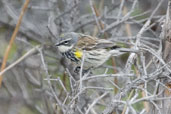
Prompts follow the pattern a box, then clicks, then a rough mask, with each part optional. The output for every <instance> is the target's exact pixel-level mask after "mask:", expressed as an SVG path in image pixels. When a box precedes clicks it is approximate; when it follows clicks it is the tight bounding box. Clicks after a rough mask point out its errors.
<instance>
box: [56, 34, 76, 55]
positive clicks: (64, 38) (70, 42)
mask: <svg viewBox="0 0 171 114" xmlns="http://www.w3.org/2000/svg"><path fill="white" fill-rule="evenodd" d="M78 38H79V34H78V33H75V32H68V33H64V34H61V35H60V37H59V42H58V43H56V44H55V45H56V46H57V47H58V49H59V51H60V52H61V53H65V52H67V51H69V50H71V49H72V48H73V47H74V45H75V44H76V43H77V41H78Z"/></svg>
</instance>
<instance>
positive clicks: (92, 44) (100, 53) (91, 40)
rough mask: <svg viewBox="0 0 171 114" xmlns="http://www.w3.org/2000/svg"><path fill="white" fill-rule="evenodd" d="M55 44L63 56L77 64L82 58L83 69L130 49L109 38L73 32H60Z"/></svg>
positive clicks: (96, 65) (95, 66) (99, 64)
mask: <svg viewBox="0 0 171 114" xmlns="http://www.w3.org/2000/svg"><path fill="white" fill-rule="evenodd" d="M56 46H57V47H58V50H59V52H61V53H62V55H63V56H65V57H66V58H68V59H70V60H71V61H72V62H74V63H76V64H77V65H78V66H80V65H81V63H82V60H84V65H83V67H84V69H91V68H97V67H99V66H101V65H103V64H104V63H105V62H106V61H107V60H108V59H109V58H110V57H111V56H118V55H121V54H123V53H124V52H129V51H131V50H129V49H127V48H121V47H119V46H118V45H116V43H115V42H112V41H110V40H107V39H100V38H97V37H92V36H89V35H85V34H81V33H75V32H68V33H64V34H62V35H61V36H60V37H59V42H58V43H56Z"/></svg>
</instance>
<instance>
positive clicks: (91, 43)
mask: <svg viewBox="0 0 171 114" xmlns="http://www.w3.org/2000/svg"><path fill="white" fill-rule="evenodd" d="M75 47H76V48H78V49H83V50H91V49H100V48H103V49H105V48H118V47H119V46H117V45H116V44H115V43H114V42H112V41H109V40H106V39H99V38H96V37H92V36H89V35H84V34H80V38H79V40H78V42H77V44H76V46H75Z"/></svg>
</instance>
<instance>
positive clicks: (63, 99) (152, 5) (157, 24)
mask: <svg viewBox="0 0 171 114" xmlns="http://www.w3.org/2000/svg"><path fill="white" fill-rule="evenodd" d="M25 1H26V0H1V1H0V14H1V15H0V65H1V64H2V61H3V57H4V53H5V50H6V48H7V46H8V44H9V41H10V38H11V36H12V33H13V31H14V28H15V26H16V24H17V21H18V18H19V15H20V12H21V10H22V7H23V4H24V3H25ZM167 4H168V1H167V0H30V3H29V6H28V8H27V11H26V12H25V14H24V17H23V19H22V23H21V26H20V29H19V32H18V34H17V36H16V39H15V41H14V43H13V45H12V48H11V50H10V54H9V57H8V61H7V66H9V65H11V64H13V63H14V62H15V61H16V60H18V59H19V58H20V57H22V56H23V55H24V54H25V53H27V52H29V51H30V50H31V49H35V51H34V53H31V54H29V55H28V56H27V57H25V58H24V60H22V61H21V62H20V63H17V64H16V65H15V66H14V67H12V68H10V69H9V70H8V71H7V72H5V73H4V74H3V81H2V86H1V88H0V114H101V113H102V112H103V113H106V114H109V112H111V114H121V113H122V114H124V113H123V112H124V111H123V110H124V107H125V104H124V103H122V102H119V101H118V102H117V103H118V104H117V106H115V105H116V104H115V103H114V104H115V105H113V104H112V102H114V101H112V100H120V101H128V100H129V99H130V97H133V96H135V95H136V97H135V99H133V101H134V100H137V99H141V98H143V97H144V96H143V91H144V89H145V90H146V91H145V94H146V95H147V94H148V93H149V94H150V93H153V92H154V91H156V90H155V88H157V86H156V85H155V84H156V82H157V80H155V78H154V80H151V82H148V81H141V82H135V83H133V84H132V85H130V88H129V89H128V88H126V87H128V84H130V83H132V82H134V80H136V79H138V77H139V76H144V74H143V73H142V71H141V70H142V68H141V67H143V65H142V64H141V61H140V60H141V58H140V56H138V57H137V58H136V60H135V61H134V62H133V63H132V64H130V67H129V68H130V69H129V68H127V67H128V61H127V60H128V58H129V57H130V53H126V54H124V55H122V56H119V57H112V58H111V59H110V60H109V61H108V62H107V63H106V64H105V65H103V66H102V67H100V68H98V69H95V70H93V74H91V75H92V76H88V77H86V78H85V80H84V81H83V88H82V89H80V88H79V87H80V85H79V76H78V75H75V74H73V69H72V68H73V67H72V66H71V65H70V62H69V61H67V60H66V59H65V58H63V57H62V56H61V54H60V53H59V52H58V50H57V48H56V47H55V46H54V45H55V43H56V42H58V37H59V36H60V34H61V33H64V32H71V31H74V32H79V33H84V34H88V35H92V36H96V37H98V38H105V39H110V40H113V41H116V42H117V43H118V44H119V45H121V46H122V47H128V48H129V47H133V46H134V45H135V42H136V39H137V34H138V33H139V31H140V30H141V28H142V27H143V25H144V24H145V23H146V21H147V20H148V19H150V20H151V23H150V26H149V27H148V28H147V29H148V30H146V31H145V32H143V34H142V35H141V36H140V42H141V44H143V45H146V46H149V47H150V48H152V49H154V50H155V51H158V50H161V48H160V47H161V39H160V37H159V36H160V33H161V24H162V22H163V20H164V16H165V14H166V9H167ZM153 13H154V14H153ZM36 46H39V47H38V48H35V47H36ZM143 57H144V59H145V60H144V63H145V64H144V65H145V66H146V73H147V74H151V73H154V72H155V69H156V68H158V67H157V65H158V64H157V59H156V58H153V55H152V54H151V53H149V52H147V51H143ZM150 61H151V63H150ZM126 65H127V66H126ZM156 75H157V74H156ZM93 76H94V77H93ZM97 76H101V77H100V78H96V77H97ZM91 77H92V78H91ZM140 83H141V84H142V83H145V84H147V85H146V86H145V87H146V88H144V87H143V86H139V85H140ZM147 88H148V89H147ZM132 89H134V91H131V90H132ZM122 92H123V93H124V95H123V96H122ZM130 94H132V96H131V95H130ZM149 94H148V95H149ZM98 98H99V100H98ZM93 103H94V104H93ZM109 105H111V107H114V108H113V109H110V108H109V107H110V106H109ZM131 106H132V108H133V109H131V108H130V110H127V111H126V113H127V114H128V113H129V114H132V113H133V114H136V113H141V114H143V113H144V114H145V110H148V108H149V107H148V106H147V105H146V104H145V103H144V101H143V100H140V101H137V102H134V103H133V104H132V105H131ZM146 106H147V107H146ZM87 109H88V111H87ZM109 110H110V111H109ZM132 110H133V111H132ZM105 111H106V112H105ZM151 114H152V113H151Z"/></svg>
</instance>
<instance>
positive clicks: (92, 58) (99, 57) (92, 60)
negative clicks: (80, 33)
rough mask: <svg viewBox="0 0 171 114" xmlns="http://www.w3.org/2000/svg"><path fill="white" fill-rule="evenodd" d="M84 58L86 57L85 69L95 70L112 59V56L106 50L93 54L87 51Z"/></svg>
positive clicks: (93, 51) (94, 51)
mask: <svg viewBox="0 0 171 114" xmlns="http://www.w3.org/2000/svg"><path fill="white" fill-rule="evenodd" d="M92 54H93V55H92ZM84 56H85V60H84V61H85V62H84V67H86V68H91V67H93V68H95V67H99V66H101V65H102V64H104V63H105V62H106V61H107V60H108V59H109V58H110V56H111V54H110V53H109V52H108V51H107V50H106V49H102V50H92V51H91V52H90V51H85V52H84Z"/></svg>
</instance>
